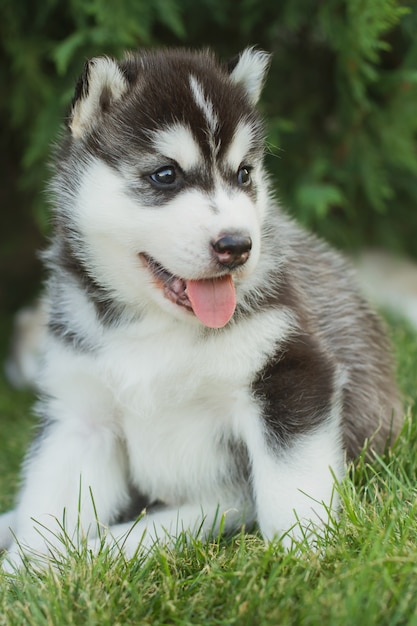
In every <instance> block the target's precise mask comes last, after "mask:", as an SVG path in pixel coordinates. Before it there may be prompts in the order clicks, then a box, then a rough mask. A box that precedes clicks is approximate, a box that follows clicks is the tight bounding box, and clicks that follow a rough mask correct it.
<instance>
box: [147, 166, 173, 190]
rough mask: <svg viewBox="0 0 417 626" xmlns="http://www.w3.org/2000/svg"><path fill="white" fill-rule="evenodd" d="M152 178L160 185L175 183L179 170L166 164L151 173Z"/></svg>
mask: <svg viewBox="0 0 417 626" xmlns="http://www.w3.org/2000/svg"><path fill="white" fill-rule="evenodd" d="M150 179H151V181H152V182H153V183H156V185H158V186H169V185H173V184H174V183H175V181H176V180H177V172H176V171H175V167H172V166H171V165H166V166H164V167H160V168H159V170H156V172H154V173H153V174H151V175H150Z"/></svg>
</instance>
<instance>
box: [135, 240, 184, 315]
mask: <svg viewBox="0 0 417 626" xmlns="http://www.w3.org/2000/svg"><path fill="white" fill-rule="evenodd" d="M139 257H140V258H141V260H142V261H143V262H144V264H145V266H146V267H147V269H148V270H149V271H150V273H151V275H152V278H153V282H154V283H155V285H156V286H157V287H158V289H161V290H162V291H163V294H164V296H165V298H167V300H171V302H173V303H174V304H177V305H178V306H182V307H184V308H185V309H187V310H188V311H190V312H191V313H192V312H193V307H192V306H191V302H190V300H189V298H188V294H187V283H186V281H185V280H184V279H183V278H179V277H178V276H174V274H171V273H170V272H169V271H168V270H167V269H165V267H163V265H161V264H160V263H158V262H157V261H155V259H153V258H152V257H151V256H149V255H148V254H145V253H144V252H141V253H140V254H139Z"/></svg>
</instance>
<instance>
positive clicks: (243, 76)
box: [231, 48, 271, 104]
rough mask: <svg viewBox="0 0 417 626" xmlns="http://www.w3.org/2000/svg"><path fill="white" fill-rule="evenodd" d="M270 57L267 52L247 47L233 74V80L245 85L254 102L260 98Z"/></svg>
mask: <svg viewBox="0 0 417 626" xmlns="http://www.w3.org/2000/svg"><path fill="white" fill-rule="evenodd" d="M270 58H271V57H270V55H269V54H267V53H266V52H263V51H261V50H255V49H254V48H246V50H244V51H243V52H242V54H241V55H240V57H239V61H238V62H237V65H236V66H235V68H234V70H233V72H232V74H231V78H232V80H234V81H235V82H236V83H241V84H242V85H243V86H244V87H245V89H246V92H247V94H248V96H249V99H250V101H251V102H252V104H256V103H257V102H258V100H259V96H260V94H261V90H262V85H263V83H264V80H265V74H266V71H267V69H268V66H269V62H270Z"/></svg>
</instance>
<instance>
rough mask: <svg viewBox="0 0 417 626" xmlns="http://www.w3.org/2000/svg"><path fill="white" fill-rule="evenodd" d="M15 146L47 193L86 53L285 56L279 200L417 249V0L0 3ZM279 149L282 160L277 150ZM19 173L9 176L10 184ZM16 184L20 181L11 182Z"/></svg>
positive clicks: (28, 180) (323, 225) (30, 180)
mask: <svg viewBox="0 0 417 626" xmlns="http://www.w3.org/2000/svg"><path fill="white" fill-rule="evenodd" d="M0 7H1V9H2V20H1V23H0V42H1V43H0V54H1V58H2V64H1V66H0V89H1V93H2V97H1V99H0V110H1V114H2V118H3V120H8V124H7V125H6V126H7V128H6V132H5V133H4V135H3V137H2V148H3V154H6V153H7V154H9V155H11V158H15V159H16V160H17V161H18V170H17V175H16V177H17V183H18V185H19V186H20V188H22V185H23V186H24V187H25V188H26V189H27V190H28V192H29V193H30V197H31V198H32V197H33V198H35V197H36V198H38V199H39V200H38V202H37V203H36V204H35V205H34V206H35V209H31V210H35V211H36V215H37V218H38V222H39V223H42V224H44V222H45V215H46V212H45V206H44V205H45V199H44V197H43V195H42V194H40V193H39V192H40V189H42V187H43V185H44V180H45V177H46V172H45V163H46V162H47V160H48V154H49V146H50V144H51V142H52V141H53V139H54V138H55V136H56V133H57V129H58V127H59V125H60V124H62V122H63V120H64V119H65V112H66V110H67V107H68V105H69V103H70V100H71V96H72V91H73V85H74V82H75V80H76V77H77V76H78V75H79V74H80V72H81V70H82V66H83V63H84V61H85V60H86V59H87V58H89V57H91V56H95V55H97V54H109V55H115V56H120V55H121V54H122V53H123V51H124V50H125V49H134V48H137V47H138V46H155V45H187V46H203V45H210V46H212V47H214V48H215V50H216V51H217V52H219V53H220V54H221V55H222V56H224V57H226V58H227V57H228V56H232V55H234V54H235V53H236V52H238V51H239V50H240V49H242V48H243V47H245V46H246V45H248V44H258V45H260V46H262V47H264V48H266V49H268V50H270V51H272V52H273V53H274V61H273V65H272V68H271V74H270V79H269V82H268V84H267V87H266V90H265V95H264V99H263V104H262V106H263V109H264V112H265V114H266V118H267V120H268V145H269V153H270V155H269V156H268V165H269V167H270V169H271V170H272V172H273V174H274V180H276V183H277V189H278V193H279V197H280V198H281V200H282V201H283V203H284V204H286V205H287V206H289V207H290V210H292V211H293V212H294V213H295V214H297V215H298V217H299V218H300V219H301V220H302V221H304V222H305V223H306V224H307V225H308V226H309V227H312V228H314V229H316V230H318V231H320V232H321V233H323V234H324V235H325V236H327V237H328V238H330V239H332V240H334V241H335V242H337V243H338V244H341V245H344V246H350V247H352V246H358V245H361V244H363V243H379V244H381V243H382V244H386V245H388V246H390V247H396V248H398V249H403V250H406V251H408V252H410V253H411V254H414V255H417V244H416V236H415V234H416V232H417V211H416V210H415V206H416V204H417V155H416V133H417V115H416V101H417V37H416V34H417V6H416V3H415V2H412V1H411V0H409V2H402V1H400V0H323V1H322V2H306V0H280V2H276V0H242V1H241V2H240V3H239V4H238V5H237V4H236V3H235V2H234V0H201V1H200V2H198V3H197V2H195V1H194V0H155V1H153V2H150V0H110V1H109V0H70V1H69V2H65V3H63V2H60V1H59V0H42V1H41V0H30V1H29V0H21V1H20V2H19V3H16V2H12V0H0ZM278 157H279V158H278ZM8 182H9V181H8ZM12 182H13V181H12Z"/></svg>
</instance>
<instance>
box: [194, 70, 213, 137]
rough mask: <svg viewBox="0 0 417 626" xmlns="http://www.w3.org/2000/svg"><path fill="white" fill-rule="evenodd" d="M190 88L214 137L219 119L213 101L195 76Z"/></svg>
mask: <svg viewBox="0 0 417 626" xmlns="http://www.w3.org/2000/svg"><path fill="white" fill-rule="evenodd" d="M190 87H191V93H192V96H193V98H194V100H195V102H196V104H197V106H198V107H199V108H200V109H201V111H202V112H203V114H204V117H205V118H206V121H207V125H208V128H209V130H210V133H211V134H212V135H213V134H214V133H215V132H216V128H217V127H218V125H219V119H218V117H217V115H216V112H215V110H214V106H213V103H212V101H211V100H210V98H209V97H208V96H206V95H205V93H204V88H203V86H202V85H201V84H200V82H199V81H198V80H197V78H196V77H195V76H192V75H191V76H190Z"/></svg>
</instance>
